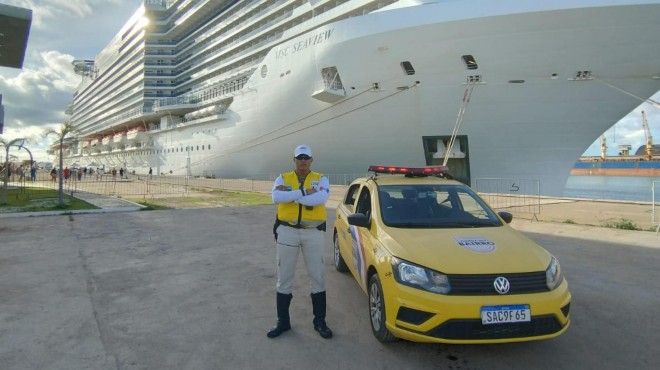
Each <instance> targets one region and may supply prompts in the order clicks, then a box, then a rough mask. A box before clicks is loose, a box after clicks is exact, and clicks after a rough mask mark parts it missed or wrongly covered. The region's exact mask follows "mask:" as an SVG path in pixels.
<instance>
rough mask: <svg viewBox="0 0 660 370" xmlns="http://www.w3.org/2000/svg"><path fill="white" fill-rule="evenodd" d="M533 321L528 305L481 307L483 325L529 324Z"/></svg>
mask: <svg viewBox="0 0 660 370" xmlns="http://www.w3.org/2000/svg"><path fill="white" fill-rule="evenodd" d="M531 319H532V315H531V312H530V309H529V305H528V304H519V305H513V306H483V307H481V323H482V324H484V325H489V324H502V323H512V322H528V321H530V320H531Z"/></svg>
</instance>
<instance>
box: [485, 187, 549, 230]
mask: <svg viewBox="0 0 660 370" xmlns="http://www.w3.org/2000/svg"><path fill="white" fill-rule="evenodd" d="M475 184H476V186H475V190H476V191H477V193H479V195H480V196H481V197H482V198H484V200H485V201H486V202H487V203H488V204H489V205H490V206H491V207H493V208H495V209H497V210H499V211H507V212H511V213H515V214H520V213H527V214H530V215H531V219H532V220H536V221H538V220H539V219H538V217H537V215H538V214H540V213H541V182H540V180H528V179H507V178H484V179H476V182H475Z"/></svg>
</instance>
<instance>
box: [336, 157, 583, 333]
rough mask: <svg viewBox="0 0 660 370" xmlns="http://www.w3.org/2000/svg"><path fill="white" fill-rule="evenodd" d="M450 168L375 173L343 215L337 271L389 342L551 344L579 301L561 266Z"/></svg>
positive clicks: (378, 169) (356, 187)
mask: <svg viewBox="0 0 660 370" xmlns="http://www.w3.org/2000/svg"><path fill="white" fill-rule="evenodd" d="M445 170H446V168H445V167H419V168H409V167H383V166H371V167H370V168H369V171H370V175H369V177H366V178H361V179H357V180H355V181H353V182H352V183H351V185H350V186H349V188H348V190H347V192H346V195H345V197H344V199H343V201H342V204H341V205H340V206H339V207H338V208H337V212H336V219H335V228H334V235H333V240H334V263H335V268H336V269H337V270H338V271H340V272H347V271H350V272H351V273H352V275H353V276H354V277H355V279H356V280H357V282H358V284H359V285H360V286H361V287H362V289H363V290H364V291H365V292H366V293H367V295H368V297H369V299H368V301H369V316H370V318H371V328H372V330H373V334H374V335H375V336H376V338H377V339H378V340H380V341H381V342H389V341H393V340H395V339H396V338H402V339H406V340H411V341H418V342H442V343H502V342H518V341H529V340H539V339H547V338H553V337H556V336H559V335H561V334H562V333H563V332H564V331H566V329H567V328H568V326H569V323H570V316H569V308H570V303H571V294H570V292H569V290H568V284H567V282H566V280H565V279H564V277H563V276H562V273H561V268H560V266H559V262H558V261H557V259H556V258H555V257H554V256H552V255H551V254H550V253H548V252H547V251H546V250H545V249H543V248H542V247H541V246H539V245H537V244H536V243H534V242H533V241H532V240H530V239H529V238H527V237H525V236H524V235H522V234H521V233H520V232H518V231H516V230H514V229H513V228H511V227H510V226H509V225H508V223H509V222H511V219H512V215H511V214H510V213H506V212H499V213H496V212H495V211H493V210H492V209H491V208H490V207H489V206H488V205H487V204H486V203H485V202H484V201H483V200H482V199H481V198H480V197H479V196H478V195H477V194H476V193H475V192H474V191H473V190H472V189H470V188H469V187H468V186H466V185H464V184H463V183H460V182H458V181H454V180H452V179H451V178H450V176H448V175H446V172H445Z"/></svg>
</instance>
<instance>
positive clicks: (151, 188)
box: [10, 170, 364, 198]
mask: <svg viewBox="0 0 660 370" xmlns="http://www.w3.org/2000/svg"><path fill="white" fill-rule="evenodd" d="M78 175H79V174H78V173H77V172H76V173H75V174H73V173H72V175H71V176H70V177H69V178H68V179H65V180H64V184H63V189H64V191H65V193H67V194H71V195H73V194H74V193H75V192H90V193H95V194H101V195H108V196H122V197H132V198H147V197H167V196H172V197H174V196H186V195H189V194H190V193H192V192H203V191H212V190H230V191H248V192H264V193H270V192H271V190H272V187H273V181H275V178H276V177H277V176H279V174H264V175H261V176H258V177H257V178H254V179H224V178H222V179H221V178H205V177H194V176H174V175H153V176H149V175H135V174H131V173H128V174H126V173H125V174H124V175H123V176H120V174H119V173H117V174H116V175H114V176H113V175H112V174H111V173H104V174H99V173H94V174H85V173H82V174H80V176H78ZM326 176H328V179H329V180H330V183H331V184H333V185H346V184H349V183H350V182H351V181H352V180H353V179H355V178H357V177H360V176H364V174H331V175H326ZM58 181H59V179H57V178H55V179H53V178H52V177H51V175H50V173H49V172H48V171H45V170H43V171H39V172H38V173H37V177H36V179H35V181H32V180H31V179H30V178H29V176H28V177H25V178H18V177H12V178H11V179H10V184H11V185H12V186H13V187H17V188H19V189H22V190H23V193H25V192H27V193H29V191H30V190H29V189H30V187H42V188H43V187H46V188H51V189H58V188H59V183H58ZM27 195H28V197H29V194H27Z"/></svg>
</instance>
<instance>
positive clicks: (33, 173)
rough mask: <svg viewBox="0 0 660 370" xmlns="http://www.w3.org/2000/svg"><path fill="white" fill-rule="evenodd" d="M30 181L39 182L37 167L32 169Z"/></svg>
mask: <svg viewBox="0 0 660 370" xmlns="http://www.w3.org/2000/svg"><path fill="white" fill-rule="evenodd" d="M30 181H37V167H34V166H33V167H32V168H30Z"/></svg>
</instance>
